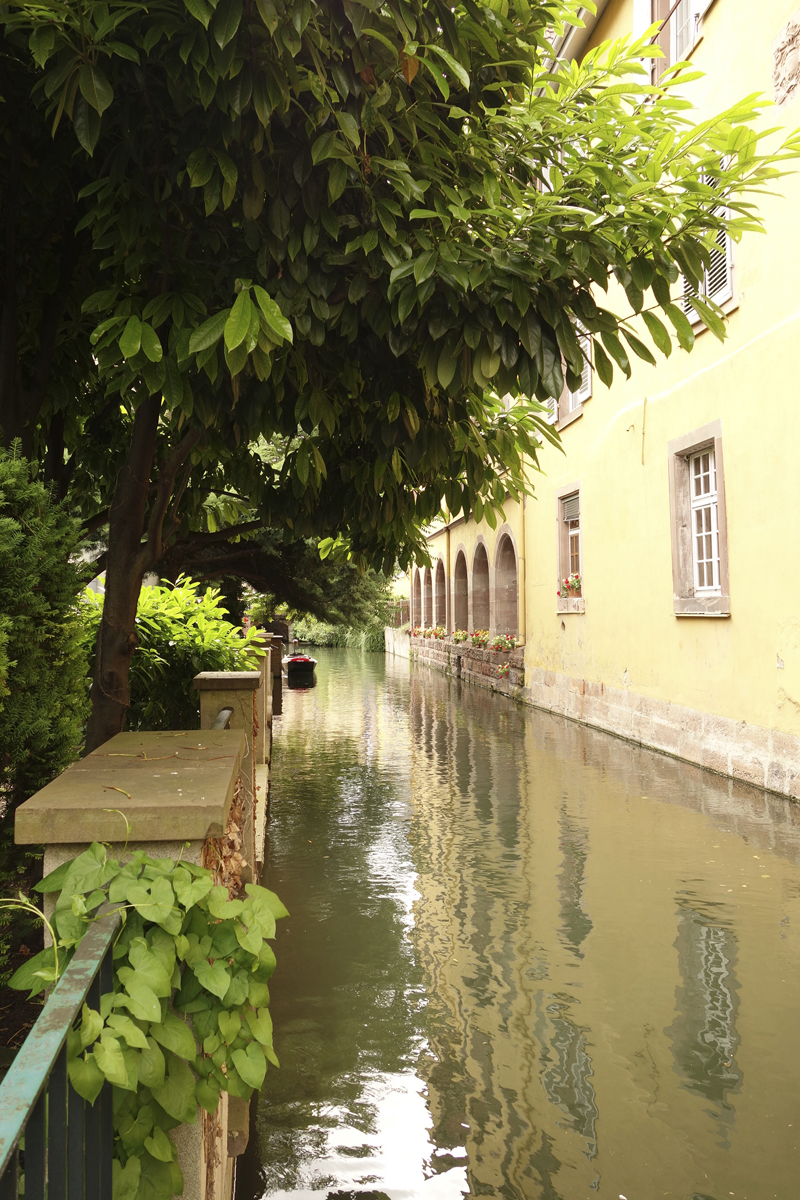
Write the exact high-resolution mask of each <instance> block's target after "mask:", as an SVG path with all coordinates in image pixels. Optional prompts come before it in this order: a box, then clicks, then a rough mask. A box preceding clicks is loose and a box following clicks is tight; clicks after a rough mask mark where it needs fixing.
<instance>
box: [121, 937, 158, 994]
mask: <svg viewBox="0 0 800 1200" xmlns="http://www.w3.org/2000/svg"><path fill="white" fill-rule="evenodd" d="M128 961H129V962H130V964H131V967H132V968H133V971H134V973H135V975H136V978H137V979H138V980H139V981H140V982H141V983H144V984H147V986H148V987H149V988H152V989H153V991H154V992H155V994H156V996H159V997H161V996H164V997H166V996H169V994H170V992H171V991H172V986H171V984H170V973H169V972H168V971H167V969H166V967H165V966H164V964H163V963H162V962H161V961H160V959H159V958H157V957H156V955H155V954H154V953H153V951H152V950H151V949H150V947H149V946H148V945H147V942H146V941H145V940H144V938H134V940H133V941H132V942H131V945H130V949H129V951H128ZM127 969H128V970H130V968H127ZM123 970H126V968H124V967H123V968H121V969H120V970H119V971H118V972H117V973H118V975H119V977H120V979H122V971H123Z"/></svg>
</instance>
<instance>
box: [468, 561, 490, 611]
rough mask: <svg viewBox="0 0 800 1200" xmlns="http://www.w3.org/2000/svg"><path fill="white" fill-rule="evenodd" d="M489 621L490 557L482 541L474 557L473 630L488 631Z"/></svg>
mask: <svg viewBox="0 0 800 1200" xmlns="http://www.w3.org/2000/svg"><path fill="white" fill-rule="evenodd" d="M489 620H490V616H489V555H488V554H487V553H486V546H485V545H484V543H483V542H482V541H480V542H478V544H477V546H476V547H475V553H474V554H473V556H472V630H473V631H474V630H475V629H488V628H489ZM471 632H472V631H471Z"/></svg>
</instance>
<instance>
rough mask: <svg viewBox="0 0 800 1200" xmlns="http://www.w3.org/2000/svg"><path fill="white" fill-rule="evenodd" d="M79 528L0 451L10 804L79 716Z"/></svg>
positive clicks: (82, 712) (69, 743)
mask: <svg viewBox="0 0 800 1200" xmlns="http://www.w3.org/2000/svg"><path fill="white" fill-rule="evenodd" d="M79 536H80V530H79V527H78V524H77V522H76V521H74V520H72V519H71V518H70V517H69V515H68V514H67V512H66V511H65V509H64V507H63V506H62V505H59V504H56V503H54V502H53V500H52V498H51V495H50V492H49V490H48V488H47V487H45V486H44V485H43V484H42V483H41V482H40V481H38V480H35V479H32V478H31V464H30V463H29V462H28V461H27V460H26V459H24V458H22V457H21V456H20V455H19V454H18V453H17V449H16V448H14V449H12V451H11V452H10V453H9V452H5V451H0V789H2V793H3V800H4V802H5V811H6V814H7V815H6V824H7V823H8V820H9V819H10V816H11V813H12V812H13V809H14V808H15V807H16V805H17V804H19V803H21V801H22V800H24V799H26V798H27V797H28V796H30V795H32V794H33V793H34V792H35V791H37V790H38V789H39V788H40V787H43V786H44V784H46V783H49V781H50V780H51V779H53V778H54V777H55V776H56V775H57V774H58V773H59V771H61V770H63V768H64V767H65V766H67V764H68V763H69V762H70V761H71V760H72V759H73V758H75V756H76V754H77V752H78V748H79V743H80V740H81V731H82V725H83V722H84V721H85V718H86V711H87V704H86V689H85V687H84V682H83V677H84V673H85V670H86V662H85V658H84V655H83V650H82V644H81V626H80V622H79V620H78V618H77V614H76V601H77V597H78V595H79V593H80V590H81V588H82V586H83V583H84V582H85V574H86V573H85V571H84V570H82V569H81V568H80V567H79V566H77V565H75V564H73V563H72V562H71V561H70V558H71V556H72V555H73V554H74V552H75V550H76V547H77V544H78V540H79Z"/></svg>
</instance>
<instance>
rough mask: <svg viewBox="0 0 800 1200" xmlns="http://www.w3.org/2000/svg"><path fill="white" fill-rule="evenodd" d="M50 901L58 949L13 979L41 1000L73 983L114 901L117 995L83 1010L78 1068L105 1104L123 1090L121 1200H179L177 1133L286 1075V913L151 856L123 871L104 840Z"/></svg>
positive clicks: (266, 898) (199, 871) (54, 883)
mask: <svg viewBox="0 0 800 1200" xmlns="http://www.w3.org/2000/svg"><path fill="white" fill-rule="evenodd" d="M37 890H38V891H40V892H43V893H45V894H50V895H53V896H54V898H55V912H54V913H53V916H52V919H51V923H50V929H51V931H52V932H53V933H54V935H55V936H54V943H55V945H54V946H50V947H48V948H47V949H46V950H43V951H42V952H41V953H40V954H37V955H36V956H35V957H33V958H31V959H29V960H28V962H26V963H25V964H24V966H22V967H21V968H20V969H19V970H18V971H17V972H16V974H15V975H14V977H13V979H12V980H11V986H12V987H15V988H19V989H23V990H26V991H27V990H28V989H30V992H31V994H32V995H36V994H38V993H40V992H42V991H43V990H44V989H45V988H47V987H48V986H50V985H51V984H52V982H53V980H54V979H56V978H58V977H59V976H60V975H61V974H62V973H63V970H64V968H65V966H66V965H67V963H68V962H69V961H70V959H71V957H72V955H73V953H74V951H75V947H76V946H77V945H78V944H79V942H80V940H81V938H82V937H83V935H84V934H85V932H86V930H87V929H88V928H89V924H90V922H91V921H92V920H93V919H94V917H96V915H97V910H98V908H99V906H100V905H101V904H103V903H104V902H106V901H111V902H112V903H115V904H119V905H122V906H123V907H122V912H121V916H122V919H123V922H124V924H123V928H122V931H121V933H120V934H119V936H118V937H117V939H116V942H115V945H114V990H113V993H108V994H106V995H104V996H103V997H102V998H101V1001H100V1005H99V1009H94V1008H91V1007H90V1006H89V1005H88V1004H84V1005H83V1009H82V1012H81V1016H80V1017H79V1019H78V1021H77V1022H76V1025H75V1028H73V1029H72V1030H71V1031H70V1033H69V1034H68V1036H67V1071H68V1073H69V1080H70V1083H71V1084H72V1086H73V1087H74V1088H75V1090H76V1092H77V1093H78V1095H79V1096H82V1097H83V1098H84V1099H85V1100H88V1101H89V1102H90V1103H92V1104H93V1103H94V1102H95V1100H96V1099H97V1097H98V1095H99V1093H100V1089H101V1088H102V1086H103V1084H104V1082H105V1081H106V1080H108V1081H109V1082H110V1083H112V1084H113V1085H114V1118H113V1120H114V1160H115V1161H114V1195H115V1196H117V1197H118V1198H121V1197H127V1198H129V1200H132V1198H134V1197H136V1196H139V1197H140V1200H141V1198H146V1200H171V1197H172V1196H174V1195H180V1193H181V1192H182V1191H183V1178H182V1174H181V1170H180V1167H179V1165H178V1162H177V1153H176V1147H175V1144H174V1142H173V1140H172V1138H171V1137H170V1131H171V1130H172V1129H173V1128H175V1126H177V1125H181V1124H184V1123H187V1122H194V1121H195V1120H196V1106H197V1105H198V1104H199V1105H201V1106H202V1107H203V1108H204V1109H206V1111H208V1112H214V1111H215V1109H216V1107H217V1105H218V1103H219V1098H220V1093H221V1092H223V1091H227V1092H228V1093H229V1094H230V1095H232V1096H238V1097H241V1098H242V1099H244V1100H248V1099H249V1098H250V1096H251V1095H252V1094H253V1092H254V1091H256V1090H258V1089H259V1088H260V1087H261V1085H262V1083H263V1081H264V1075H265V1073H266V1070H267V1063H268V1062H269V1063H272V1065H273V1066H277V1065H278V1059H277V1057H276V1055H275V1051H274V1049H273V1045H272V1019H271V1017H270V1012H269V1007H268V1005H269V986H268V983H267V981H268V979H269V978H270V976H271V975H272V972H273V970H274V969H275V965H276V962H275V954H274V952H273V950H272V947H271V946H270V945H269V940H271V939H272V938H274V936H275V922H276V920H278V919H280V918H281V917H284V916H286V915H288V914H287V912H286V909H285V908H284V906H283V905H282V904H281V902H280V900H279V899H278V897H277V896H276V895H275V894H274V892H270V891H267V889H266V888H262V887H258V886H256V885H255V884H252V883H250V884H247V885H246V887H245V888H244V891H243V892H242V895H241V898H237V899H234V900H231V899H229V894H228V889H227V888H226V887H223V886H219V885H218V886H215V880H214V877H213V875H212V873H211V872H210V871H208V870H205V869H204V868H202V867H197V866H194V865H193V864H192V863H180V862H178V863H176V862H175V861H174V860H173V859H168V858H150V857H149V856H148V855H147V854H145V853H144V852H142V851H137V852H136V853H134V854H133V855H131V857H130V859H129V861H127V862H125V863H120V862H119V861H117V860H116V859H114V858H111V857H110V856H109V853H108V849H107V847H105V846H101V845H98V843H97V842H94V843H93V844H92V845H91V846H90V847H89V848H88V850H85V851H84V852H83V854H81V855H79V856H78V857H77V858H75V859H73V860H72V861H71V862H68V863H64V864H62V866H60V867H58V868H57V869H56V870H55V871H54V872H52V873H51V874H50V875H48V876H47V878H46V879H44V880H43V881H42V883H41V884H39V885H38V888H37ZM5 906H6V907H7V906H12V907H13V906H17V907H18V906H19V905H18V903H17V902H15V901H7V902H5ZM178 1013H180V1014H183V1015H184V1017H185V1018H186V1020H181V1019H180V1017H179V1016H178V1015H177V1014H178Z"/></svg>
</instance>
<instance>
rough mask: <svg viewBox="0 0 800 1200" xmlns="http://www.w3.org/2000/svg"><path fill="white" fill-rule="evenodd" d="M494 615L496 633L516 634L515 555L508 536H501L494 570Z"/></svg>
mask: <svg viewBox="0 0 800 1200" xmlns="http://www.w3.org/2000/svg"><path fill="white" fill-rule="evenodd" d="M495 585H496V589H497V591H496V595H495V616H496V624H497V632H498V633H513V635H514V637H516V636H517V556H516V554H515V553H514V544H513V542H512V541H511V538H510V537H504V538H502V540H501V542H500V549H499V551H498V554H497V569H496V571H495Z"/></svg>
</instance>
